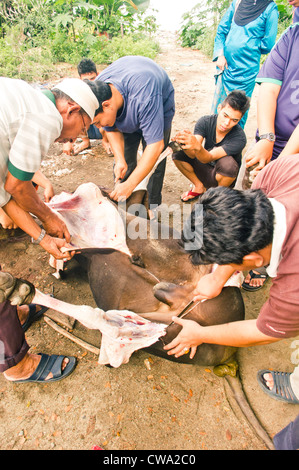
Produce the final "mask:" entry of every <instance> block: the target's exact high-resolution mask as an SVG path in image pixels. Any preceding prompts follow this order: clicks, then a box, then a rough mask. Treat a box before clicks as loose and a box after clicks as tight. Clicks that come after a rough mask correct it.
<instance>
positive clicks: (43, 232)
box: [31, 228, 47, 245]
mask: <svg viewBox="0 0 299 470" xmlns="http://www.w3.org/2000/svg"><path fill="white" fill-rule="evenodd" d="M46 235H47V234H46V231H45V230H44V229H43V228H42V231H41V233H40V235H39V237H38V238H37V239H36V240H34V238H33V237H31V243H34V244H35V245H39V244H40V242H41V241H42V239H43V238H44V237H45V236H46Z"/></svg>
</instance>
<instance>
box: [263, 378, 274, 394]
mask: <svg viewBox="0 0 299 470" xmlns="http://www.w3.org/2000/svg"><path fill="white" fill-rule="evenodd" d="M263 377H264V379H265V382H266V386H267V387H268V389H269V390H272V388H273V387H274V380H273V376H272V374H264V375H263Z"/></svg>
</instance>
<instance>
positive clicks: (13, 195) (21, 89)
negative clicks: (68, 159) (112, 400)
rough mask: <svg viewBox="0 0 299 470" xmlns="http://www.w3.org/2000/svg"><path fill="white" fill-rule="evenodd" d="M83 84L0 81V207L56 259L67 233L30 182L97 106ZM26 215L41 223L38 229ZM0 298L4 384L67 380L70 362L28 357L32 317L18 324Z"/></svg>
mask: <svg viewBox="0 0 299 470" xmlns="http://www.w3.org/2000/svg"><path fill="white" fill-rule="evenodd" d="M88 83H91V82H83V81H82V80H79V79H75V78H73V79H66V80H63V81H62V82H61V83H59V84H58V85H56V87H55V89H53V90H52V91H49V90H48V91H45V92H44V93H43V92H41V91H40V90H36V89H34V88H33V87H31V86H30V85H28V84H27V83H25V82H23V81H21V80H13V79H9V78H0V97H1V100H0V207H2V208H3V210H4V212H5V213H6V214H7V215H8V216H9V217H10V218H11V219H12V220H13V221H14V222H15V223H16V224H17V226H18V227H20V228H21V229H22V230H24V231H25V232H26V233H28V234H29V235H30V236H31V237H32V238H33V239H34V240H35V242H36V243H40V245H41V246H42V248H44V249H45V250H46V251H47V252H49V253H50V254H52V255H53V256H54V257H55V258H58V259H61V258H70V257H71V256H72V255H73V252H72V253H63V252H62V251H61V248H62V247H70V245H69V243H68V242H69V241H70V234H69V231H68V229H67V227H66V225H65V224H64V223H63V222H62V221H61V220H60V219H59V218H58V217H57V216H56V215H55V214H54V213H53V212H52V211H51V210H50V209H49V208H48V206H47V205H46V204H44V202H42V200H41V199H40V198H39V197H38V195H37V194H36V191H35V189H34V188H33V185H32V182H31V181H32V178H33V177H34V174H35V173H36V172H37V171H38V170H39V168H40V164H41V161H42V159H43V158H44V157H45V156H46V154H47V152H48V150H49V147H50V145H51V144H52V143H53V142H67V141H73V140H75V139H76V137H77V136H78V135H79V134H80V133H81V132H82V131H86V130H87V128H88V127H89V125H90V123H91V122H92V120H93V119H94V116H95V113H96V110H97V109H98V107H99V102H98V98H97V97H96V94H97V91H96V87H95V86H93V87H91V86H89V84H88ZM31 214H34V215H35V216H36V217H37V218H38V219H39V220H40V221H41V223H42V225H43V229H41V228H40V227H39V225H38V224H37V223H36V222H35V221H34V219H33V218H32V216H31ZM0 270H1V267H0ZM0 277H1V279H2V280H3V277H4V281H5V282H6V277H5V274H4V273H1V272H0ZM5 282H4V284H5ZM0 297H1V296H0ZM2 297H3V296H2ZM5 299H6V297H5V296H4V298H3V299H2V300H1V303H0V372H3V373H4V376H5V378H6V379H7V380H10V381H14V382H19V383H20V382H21V383H23V382H24V381H30V382H43V383H44V382H45V381H56V380H60V379H62V378H64V377H67V376H68V375H69V374H70V373H71V372H72V371H73V369H74V368H75V366H76V359H75V358H74V357H69V356H63V355H60V356H57V355H50V356H49V355H47V354H29V353H28V350H29V345H28V344H27V342H26V338H25V335H24V333H25V331H26V329H27V326H26V323H27V324H28V326H30V324H31V323H32V322H33V321H35V320H36V319H37V318H36V317H35V318H34V319H32V320H31V319H30V318H28V319H27V321H26V322H25V323H22V322H21V318H19V316H18V311H17V307H16V306H15V305H11V303H10V301H9V300H5ZM28 320H31V321H29V322H28Z"/></svg>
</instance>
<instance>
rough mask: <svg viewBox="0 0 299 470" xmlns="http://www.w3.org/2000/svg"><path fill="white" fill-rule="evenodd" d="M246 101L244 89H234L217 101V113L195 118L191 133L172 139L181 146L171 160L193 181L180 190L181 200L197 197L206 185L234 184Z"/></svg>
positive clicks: (246, 106) (240, 152) (183, 133)
mask: <svg viewBox="0 0 299 470" xmlns="http://www.w3.org/2000/svg"><path fill="white" fill-rule="evenodd" d="M249 105H250V100H249V98H248V97H247V96H246V95H245V93H244V91H241V90H234V91H232V92H231V93H230V94H229V95H228V96H227V97H226V99H225V100H224V101H223V103H222V104H221V105H219V107H218V114H212V115H207V116H203V117H202V118H200V119H199V120H198V121H197V123H196V124H195V129H194V135H193V134H192V133H191V132H190V131H189V130H183V131H180V132H178V133H177V135H176V136H175V138H174V140H175V141H176V142H178V143H179V144H180V145H181V147H182V150H181V151H179V152H177V153H174V155H173V161H174V163H175V165H176V166H177V168H178V169H179V170H180V171H181V173H183V175H184V176H186V177H187V178H188V179H189V180H190V181H191V183H192V184H193V187H192V189H191V191H187V192H185V193H183V194H182V196H181V200H182V201H183V202H187V201H190V200H194V199H197V198H198V197H199V196H200V195H201V194H203V193H204V192H205V191H206V189H208V188H212V187H216V186H233V185H234V183H235V180H236V178H237V175H238V172H239V168H240V165H241V159H242V150H243V149H244V147H245V145H246V136H245V133H244V131H243V129H242V128H241V126H240V125H239V121H240V120H241V119H242V116H243V115H244V114H245V113H246V111H247V110H248V109H249ZM204 139H205V142H204V143H203V141H204Z"/></svg>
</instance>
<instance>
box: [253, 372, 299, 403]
mask: <svg viewBox="0 0 299 470" xmlns="http://www.w3.org/2000/svg"><path fill="white" fill-rule="evenodd" d="M264 374H271V375H272V377H273V380H274V386H273V388H272V390H270V389H269V388H268V387H267V384H266V380H265V379H264ZM290 375H291V373H290V372H278V371H271V370H265V369H264V370H260V371H259V372H258V374H257V381H258V384H259V386H260V387H261V389H262V390H263V391H264V392H265V393H267V394H268V395H270V397H272V398H275V399H276V400H280V401H285V402H287V403H293V404H294V405H298V404H299V400H298V399H297V397H296V396H295V394H294V392H293V389H292V386H291V383H290Z"/></svg>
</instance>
